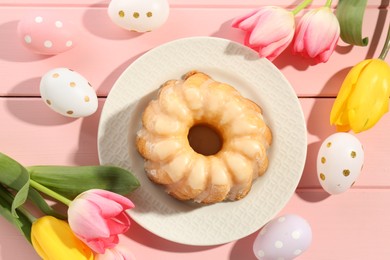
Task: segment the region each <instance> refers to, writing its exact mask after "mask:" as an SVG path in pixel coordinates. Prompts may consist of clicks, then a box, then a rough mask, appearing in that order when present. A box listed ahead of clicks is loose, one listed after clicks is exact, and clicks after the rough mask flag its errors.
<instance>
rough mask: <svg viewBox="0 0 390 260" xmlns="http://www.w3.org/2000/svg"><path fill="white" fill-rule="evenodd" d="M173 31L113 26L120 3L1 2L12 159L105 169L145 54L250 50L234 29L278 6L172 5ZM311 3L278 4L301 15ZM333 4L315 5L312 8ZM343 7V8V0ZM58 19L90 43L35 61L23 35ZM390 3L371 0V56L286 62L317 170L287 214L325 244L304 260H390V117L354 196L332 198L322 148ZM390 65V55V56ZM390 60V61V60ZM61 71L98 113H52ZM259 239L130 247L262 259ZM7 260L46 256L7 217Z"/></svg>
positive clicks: (205, 1) (375, 45)
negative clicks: (352, 73)
mask: <svg viewBox="0 0 390 260" xmlns="http://www.w3.org/2000/svg"><path fill="white" fill-rule="evenodd" d="M169 2H170V5H171V14H170V16H169V19H168V21H167V23H166V24H165V25H164V26H163V27H161V28H160V29H158V30H156V31H153V32H151V33H146V34H140V35H137V36H134V34H129V33H128V32H127V31H124V30H122V29H120V28H119V27H116V26H115V25H114V24H113V23H112V22H111V21H110V20H109V18H108V16H107V12H106V8H107V5H108V0H103V1H97V0H85V1H76V0H50V1H48V0H0V79H1V83H0V151H1V152H3V153H5V154H8V155H9V156H11V157H13V158H15V159H16V160H18V161H20V162H21V163H22V164H24V165H33V164H35V165H37V164H60V165H93V164H98V163H99V160H98V155H97V130H98V123H99V117H100V112H101V109H102V107H103V105H104V102H105V99H106V96H107V94H108V93H109V91H110V89H111V87H112V85H113V83H114V82H115V80H116V79H117V78H118V76H119V75H120V74H121V73H122V71H123V70H124V69H125V68H126V67H127V66H129V65H130V64H131V63H132V62H133V61H134V60H135V59H136V58H137V57H139V56H140V55H141V54H143V53H144V52H146V51H148V50H150V49H151V48H153V47H156V46H159V45H160V44H163V43H166V42H168V41H171V40H174V39H178V38H183V37H189V36H216V37H223V38H227V39H231V40H234V41H237V42H242V41H243V33H242V32H240V31H238V30H235V29H232V28H230V23H231V20H232V19H233V18H234V17H236V16H238V15H241V14H244V13H246V12H248V11H250V10H252V9H254V8H256V7H259V6H261V5H267V4H268V3H269V1H262V0H247V1H242V0H229V1H221V0H186V1H180V0H170V1H169ZM298 2H299V1H292V0H291V1H287V0H274V1H272V4H274V5H280V6H284V7H293V6H295V5H296V4H297V3H298ZM323 3H325V1H319V0H315V1H314V2H313V4H312V5H311V7H315V6H319V5H321V4H323ZM334 3H335V4H337V1H334ZM42 9H48V10H54V11H58V12H61V13H63V14H66V15H69V16H71V17H73V19H74V22H75V23H76V24H77V25H78V26H79V28H80V29H81V31H82V36H81V38H80V42H79V44H78V45H77V46H76V47H75V48H74V49H72V50H70V51H68V52H66V53H63V54H61V55H57V56H51V57H42V56H38V55H35V54H33V53H31V52H29V51H28V50H27V49H25V48H24V47H23V46H22V45H21V44H19V41H18V38H17V34H16V27H17V23H18V21H19V20H20V19H21V18H22V17H23V15H25V14H27V13H29V12H30V11H32V10H42ZM388 12H389V1H386V0H383V1H381V0H369V1H368V9H367V10H366V13H365V20H364V28H363V35H364V36H368V37H369V38H370V44H369V46H367V47H353V48H352V47H350V46H347V45H346V44H344V43H343V42H342V41H341V40H340V41H339V46H338V47H337V48H336V51H335V53H334V54H333V56H332V57H331V59H330V60H329V61H328V63H326V64H319V65H317V66H310V65H309V63H308V62H307V61H306V60H304V59H302V58H300V57H297V56H292V55H291V54H290V51H289V50H287V51H286V52H285V53H283V54H282V55H281V56H280V57H279V58H278V59H276V60H275V61H274V64H275V65H276V66H277V67H278V68H279V69H280V70H281V71H282V73H283V74H284V75H285V76H286V78H287V79H288V80H289V81H290V83H291V84H292V86H293V87H294V89H295V91H296V93H297V94H298V96H299V99H300V102H301V105H302V108H303V111H304V114H305V118H306V122H307V136H308V153H307V162H306V165H305V168H304V172H303V176H302V179H301V181H300V183H299V186H298V188H297V190H296V192H295V194H294V195H293V197H292V198H291V200H290V201H289V203H288V204H287V206H286V207H285V208H284V209H283V211H282V212H280V214H279V215H281V214H284V213H295V214H299V215H301V216H302V217H304V218H306V219H307V220H308V221H309V222H310V224H311V226H312V230H313V243H312V246H311V247H310V248H309V250H308V251H307V252H305V253H304V254H303V255H302V256H300V257H299V259H302V260H309V259H310V260H313V259H315V260H335V259H345V260H347V259H351V260H352V259H353V260H357V259H376V260H381V259H389V258H390V239H389V237H390V221H389V219H390V207H389V206H390V202H389V201H390V177H389V176H388V175H389V173H390V164H388V163H389V154H390V146H389V144H390V135H389V134H388V129H389V128H390V115H389V114H387V115H385V116H384V118H383V119H382V120H381V121H380V122H379V123H378V124H377V125H376V126H375V127H374V128H373V129H371V130H369V131H368V132H364V133H361V134H359V135H358V138H359V140H360V141H361V142H362V144H363V146H364V148H365V154H366V155H365V156H366V160H365V164H364V168H363V172H362V174H361V176H360V178H359V179H358V180H357V182H356V184H355V185H354V186H353V188H352V189H350V190H349V191H347V192H346V193H344V194H341V195H337V196H328V195H327V194H326V193H325V192H324V191H323V190H322V189H321V186H320V185H319V183H318V181H317V177H316V164H315V161H316V156H317V152H318V149H319V146H320V144H321V142H322V140H324V139H325V138H326V137H327V136H328V135H330V134H331V133H333V132H334V131H335V130H334V128H333V127H331V126H329V113H330V109H331V105H332V104H333V101H334V98H335V96H336V94H337V91H338V89H339V87H340V85H341V83H342V80H343V79H344V77H345V76H346V73H347V72H348V70H349V69H350V68H351V66H353V65H355V64H356V63H358V62H360V61H361V60H364V59H366V58H370V57H377V56H378V55H379V52H380V50H381V47H382V46H383V41H384V38H385V31H386V30H387V26H388V24H389V22H390V15H389V13H388ZM389 57H390V56H389ZM387 62H390V59H389V58H388V59H387ZM56 67H69V68H73V69H74V70H75V71H77V72H79V73H81V74H82V75H84V76H85V77H86V78H87V79H88V80H89V81H90V82H91V83H92V85H93V86H94V88H95V90H96V91H97V93H98V96H99V109H98V111H97V112H96V113H95V114H94V115H92V116H90V117H87V118H83V119H77V120H74V119H70V118H65V117H63V116H61V115H59V114H56V113H54V112H53V111H51V110H49V108H48V107H47V106H46V105H45V104H44V103H43V102H42V100H41V99H40V96H39V82H40V77H41V76H42V75H43V74H44V73H46V72H47V71H48V70H50V69H52V68H56ZM242 221H245V219H243V220H242ZM256 235H257V232H256V233H254V234H252V235H250V236H248V237H245V238H242V239H240V240H238V241H234V242H231V243H228V244H224V245H220V246H212V247H194V246H187V245H181V244H176V243H173V242H170V241H167V240H164V239H161V238H159V237H158V236H156V235H154V234H152V233H150V232H148V231H146V230H145V229H143V228H142V227H141V226H139V225H137V224H136V223H134V224H133V226H132V228H131V230H130V231H129V232H128V234H127V236H126V237H127V238H126V243H127V244H128V245H129V247H130V248H132V250H133V252H134V254H135V256H136V257H137V259H173V260H174V259H246V260H251V259H256V258H255V256H254V255H253V253H252V244H253V242H254V239H255V237H256ZM0 259H2V260H22V259H30V260H34V259H39V257H38V256H37V255H36V254H35V252H34V250H33V249H32V247H30V245H29V244H28V243H27V242H26V241H25V240H24V238H23V237H22V236H21V235H20V234H19V233H18V232H17V231H16V229H14V228H13V226H11V225H10V224H8V222H6V221H5V220H4V219H2V218H1V219H0Z"/></svg>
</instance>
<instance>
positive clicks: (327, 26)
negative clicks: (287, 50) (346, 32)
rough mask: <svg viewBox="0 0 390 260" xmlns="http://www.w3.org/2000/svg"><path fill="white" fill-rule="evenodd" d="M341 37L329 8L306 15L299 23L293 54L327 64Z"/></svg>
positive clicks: (336, 22)
mask: <svg viewBox="0 0 390 260" xmlns="http://www.w3.org/2000/svg"><path fill="white" fill-rule="evenodd" d="M339 37H340V25H339V22H338V20H337V18H336V16H335V15H334V14H333V13H332V11H331V9H330V8H329V7H326V6H324V7H321V8H318V9H314V10H311V11H309V12H308V13H306V14H305V15H304V16H303V17H302V18H301V20H300V21H299V23H298V26H297V30H296V33H295V38H294V43H293V53H294V54H297V53H299V54H301V55H302V56H303V57H307V58H314V59H315V61H316V62H327V61H328V60H329V57H330V56H331V54H332V53H333V51H334V49H335V48H336V44H337V41H338V39H339Z"/></svg>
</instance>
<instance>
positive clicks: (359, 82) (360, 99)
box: [330, 59, 390, 133]
mask: <svg viewBox="0 0 390 260" xmlns="http://www.w3.org/2000/svg"><path fill="white" fill-rule="evenodd" d="M389 96H390V66H389V65H388V64H387V63H386V62H385V61H383V60H381V59H369V60H364V61H362V62H360V63H358V64H357V65H356V66H355V67H353V68H352V69H351V70H350V71H349V73H348V75H347V77H346V78H345V80H344V82H343V84H342V86H341V88H340V91H339V93H338V95H337V98H336V100H335V102H334V104H333V107H332V111H331V113H330V123H331V124H332V125H336V126H337V127H338V130H340V131H348V130H350V129H352V130H353V131H354V132H355V133H359V132H362V131H365V130H367V129H369V128H371V127H373V126H374V125H375V124H376V123H377V122H378V121H379V119H380V118H381V117H382V116H383V115H384V114H385V113H386V112H387V111H388V110H389Z"/></svg>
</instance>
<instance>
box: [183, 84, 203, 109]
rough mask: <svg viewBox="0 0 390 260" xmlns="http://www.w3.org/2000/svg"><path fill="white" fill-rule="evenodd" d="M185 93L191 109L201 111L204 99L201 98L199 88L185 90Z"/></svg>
mask: <svg viewBox="0 0 390 260" xmlns="http://www.w3.org/2000/svg"><path fill="white" fill-rule="evenodd" d="M183 93H184V98H185V100H186V102H187V105H188V108H189V109H191V110H199V109H201V108H202V105H203V97H202V96H201V94H200V91H199V89H198V88H195V87H192V88H185V89H184V90H183Z"/></svg>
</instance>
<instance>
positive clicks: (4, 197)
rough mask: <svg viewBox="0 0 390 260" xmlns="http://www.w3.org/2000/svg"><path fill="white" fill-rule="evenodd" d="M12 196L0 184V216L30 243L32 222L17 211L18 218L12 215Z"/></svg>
mask: <svg viewBox="0 0 390 260" xmlns="http://www.w3.org/2000/svg"><path fill="white" fill-rule="evenodd" d="M13 200H14V198H13V196H12V194H11V193H10V192H9V191H8V190H7V189H6V188H5V187H4V186H3V185H1V184H0V215H2V216H3V217H4V218H5V219H6V220H8V221H9V222H10V223H11V224H13V225H14V226H15V227H17V228H18V229H19V231H20V232H21V233H22V234H23V235H24V237H25V238H26V239H27V240H28V241H29V242H30V243H31V226H32V222H33V220H32V219H31V218H29V217H28V216H27V215H26V214H25V213H23V212H21V211H19V210H17V211H18V217H15V216H14V214H12V209H11V208H12V201H13Z"/></svg>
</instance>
